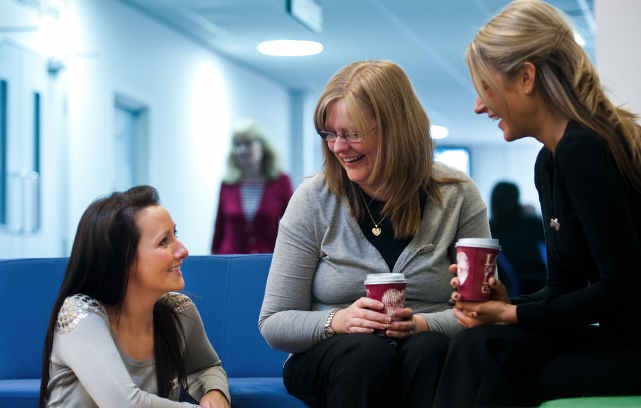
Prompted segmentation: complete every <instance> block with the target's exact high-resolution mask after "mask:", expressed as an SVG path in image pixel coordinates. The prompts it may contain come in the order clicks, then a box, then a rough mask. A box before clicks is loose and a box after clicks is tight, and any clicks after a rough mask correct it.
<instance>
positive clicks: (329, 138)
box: [318, 131, 336, 142]
mask: <svg viewBox="0 0 641 408" xmlns="http://www.w3.org/2000/svg"><path fill="white" fill-rule="evenodd" d="M318 134H319V135H320V137H322V138H323V140H324V141H326V142H333V141H335V140H336V133H332V132H327V131H322V132H318Z"/></svg>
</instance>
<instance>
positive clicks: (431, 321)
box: [419, 309, 463, 337]
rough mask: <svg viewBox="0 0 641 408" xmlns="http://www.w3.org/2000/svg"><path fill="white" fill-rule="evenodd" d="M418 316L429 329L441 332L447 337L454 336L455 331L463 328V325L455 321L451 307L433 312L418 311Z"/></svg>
mask: <svg viewBox="0 0 641 408" xmlns="http://www.w3.org/2000/svg"><path fill="white" fill-rule="evenodd" d="M419 316H421V317H423V318H424V319H425V321H426V322H427V324H428V326H429V329H430V330H431V331H434V332H438V333H443V334H445V335H446V336H449V337H454V335H456V333H458V332H460V331H461V330H463V326H461V325H460V324H459V323H458V322H457V321H456V318H455V317H454V313H452V309H447V310H442V311H440V312H434V313H419Z"/></svg>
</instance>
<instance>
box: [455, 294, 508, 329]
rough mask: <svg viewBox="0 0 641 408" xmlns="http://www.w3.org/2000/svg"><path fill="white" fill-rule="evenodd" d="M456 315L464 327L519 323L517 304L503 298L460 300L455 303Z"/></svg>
mask: <svg viewBox="0 0 641 408" xmlns="http://www.w3.org/2000/svg"><path fill="white" fill-rule="evenodd" d="M454 317H456V320H457V321H458V322H459V323H460V324H461V325H462V326H464V327H476V326H481V325H484V324H515V323H517V316H516V306H515V305H512V304H509V303H507V302H504V301H501V300H489V301H487V302H464V301H458V302H456V305H454Z"/></svg>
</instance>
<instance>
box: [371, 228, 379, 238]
mask: <svg viewBox="0 0 641 408" xmlns="http://www.w3.org/2000/svg"><path fill="white" fill-rule="evenodd" d="M372 234H374V236H375V237H377V236H379V235H381V227H374V228H372Z"/></svg>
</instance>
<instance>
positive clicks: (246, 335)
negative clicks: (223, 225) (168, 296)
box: [182, 254, 287, 377]
mask: <svg viewBox="0 0 641 408" xmlns="http://www.w3.org/2000/svg"><path fill="white" fill-rule="evenodd" d="M270 264H271V254H252V255H216V256H190V257H188V258H187V259H185V261H184V263H183V268H182V270H183V275H184V278H185V290H184V291H183V292H184V293H185V294H187V295H188V296H189V297H191V298H192V300H193V301H194V303H196V306H197V307H198V310H199V311H200V314H201V317H202V319H203V322H204V324H205V327H206V328H207V335H208V336H209V339H210V340H211V343H212V344H213V346H214V348H215V349H216V352H218V354H219V356H220V358H221V360H222V362H223V367H225V370H226V371H227V374H228V375H229V376H232V377H280V376H282V366H283V363H284V361H285V359H286V358H287V353H284V352H280V351H276V350H272V349H271V348H270V347H269V346H268V345H267V343H266V342H265V340H264V339H263V337H262V336H261V335H260V332H259V331H258V314H259V312H260V306H261V304H262V301H263V295H264V292H265V283H266V281H267V273H268V272H269V265H270ZM214 276H215V278H214Z"/></svg>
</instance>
